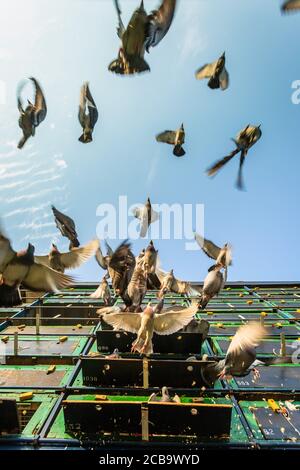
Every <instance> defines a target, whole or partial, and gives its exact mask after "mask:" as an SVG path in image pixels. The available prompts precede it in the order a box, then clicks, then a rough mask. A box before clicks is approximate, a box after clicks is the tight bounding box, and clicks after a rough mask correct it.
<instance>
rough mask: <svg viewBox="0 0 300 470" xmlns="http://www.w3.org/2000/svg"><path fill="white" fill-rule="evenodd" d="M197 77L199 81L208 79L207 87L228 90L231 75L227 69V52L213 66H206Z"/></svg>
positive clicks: (198, 72)
mask: <svg viewBox="0 0 300 470" xmlns="http://www.w3.org/2000/svg"><path fill="white" fill-rule="evenodd" d="M195 75H196V78H197V80H202V79H203V78H208V79H209V80H208V83H207V85H208V86H209V88H212V89H213V90H214V89H216V88H221V90H226V89H227V88H228V86H229V75H228V72H227V70H226V68H225V52H224V53H223V54H222V55H221V57H219V59H218V60H216V61H215V62H213V63H212V64H205V65H204V66H203V67H201V68H200V69H199V70H197V72H196V74H195Z"/></svg>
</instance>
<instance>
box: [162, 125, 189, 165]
mask: <svg viewBox="0 0 300 470" xmlns="http://www.w3.org/2000/svg"><path fill="white" fill-rule="evenodd" d="M156 140H157V142H163V143H165V144H170V145H173V146H174V149H173V154H174V155H175V157H183V156H184V155H185V150H184V149H183V147H182V146H183V144H184V141H185V131H184V127H183V124H181V127H180V128H179V129H177V131H164V132H162V133H161V134H158V135H157V136H156Z"/></svg>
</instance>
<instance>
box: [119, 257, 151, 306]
mask: <svg viewBox="0 0 300 470" xmlns="http://www.w3.org/2000/svg"><path fill="white" fill-rule="evenodd" d="M146 293H147V273H146V272H145V269H144V267H143V258H141V259H140V260H139V261H138V262H137V263H136V265H135V268H134V270H133V273H132V276H131V279H130V282H129V284H128V287H127V291H126V294H125V296H124V297H123V300H124V302H125V305H126V306H127V307H129V308H128V310H130V311H131V312H140V311H141V304H142V302H143V300H144V297H145V295H146Z"/></svg>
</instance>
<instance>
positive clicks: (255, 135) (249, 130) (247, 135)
mask: <svg viewBox="0 0 300 470" xmlns="http://www.w3.org/2000/svg"><path fill="white" fill-rule="evenodd" d="M261 135H262V132H261V130H260V125H259V126H250V124H249V125H248V126H247V127H245V128H244V129H242V130H241V131H240V132H239V133H238V135H237V136H236V139H233V141H234V143H235V145H236V149H235V150H233V151H232V152H231V153H230V154H229V155H228V156H226V157H224V158H222V160H219V161H218V162H217V163H215V164H214V165H213V166H212V167H210V168H209V169H208V170H207V173H208V175H209V176H214V175H215V174H216V173H217V172H218V171H219V170H220V169H221V168H223V166H224V165H225V164H226V163H228V162H229V160H231V159H232V158H233V157H234V156H235V155H237V154H238V153H241V155H240V164H239V172H238V179H237V188H238V189H243V179H242V168H243V165H244V162H245V157H246V156H247V154H248V150H249V149H250V148H251V147H252V146H253V145H254V144H256V142H257V141H258V140H259V139H260V138H261Z"/></svg>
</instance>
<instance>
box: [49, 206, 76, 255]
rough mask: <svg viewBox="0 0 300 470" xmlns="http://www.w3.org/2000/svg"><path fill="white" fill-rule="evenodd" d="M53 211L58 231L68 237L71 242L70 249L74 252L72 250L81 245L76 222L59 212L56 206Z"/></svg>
mask: <svg viewBox="0 0 300 470" xmlns="http://www.w3.org/2000/svg"><path fill="white" fill-rule="evenodd" d="M52 211H53V215H54V217H55V223H56V226H57V228H58V230H59V231H60V233H61V234H62V236H63V237H67V238H68V239H69V240H70V244H69V249H70V250H72V248H77V247H78V246H79V245H80V243H79V241H78V235H77V232H76V227H75V222H74V220H73V219H71V217H69V216H67V215H65V214H63V213H62V212H60V211H59V210H57V209H56V208H55V207H54V206H52Z"/></svg>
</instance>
